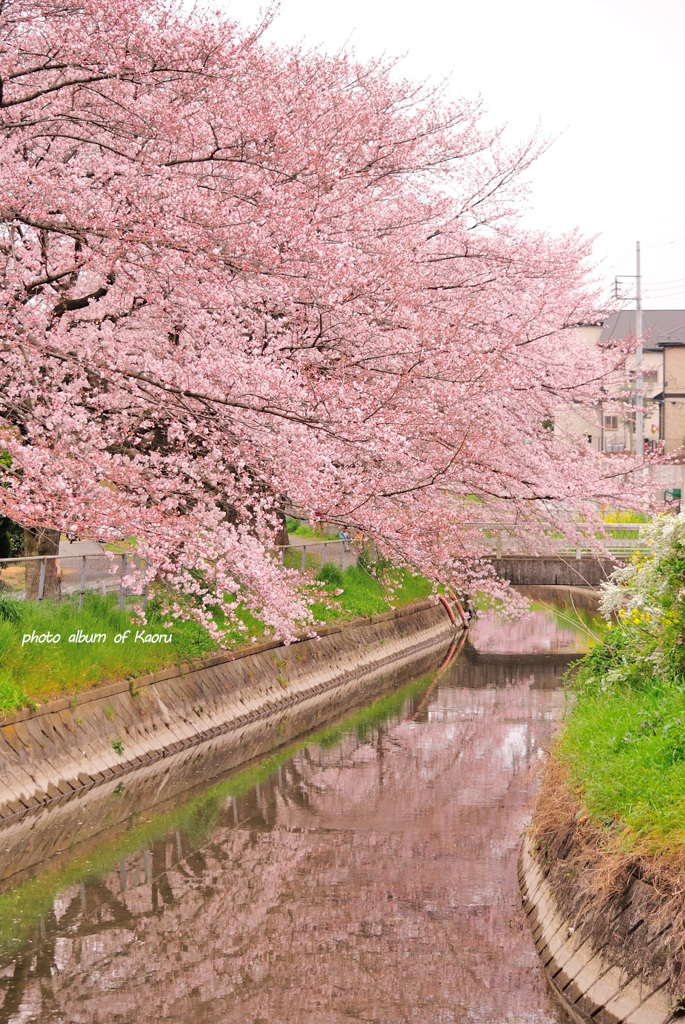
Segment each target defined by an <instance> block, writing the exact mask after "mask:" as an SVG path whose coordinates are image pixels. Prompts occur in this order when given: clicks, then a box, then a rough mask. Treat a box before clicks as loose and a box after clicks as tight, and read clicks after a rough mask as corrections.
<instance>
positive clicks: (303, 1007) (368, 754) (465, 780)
mask: <svg viewBox="0 0 685 1024" xmlns="http://www.w3.org/2000/svg"><path fill="white" fill-rule="evenodd" d="M584 649H585V636H584V634H583V633H582V631H580V630H576V629H574V628H573V627H571V626H570V625H568V624H567V623H565V622H564V621H563V620H562V619H560V618H559V617H558V616H556V615H554V614H552V613H551V612H548V611H544V610H537V611H535V612H534V613H533V614H532V615H531V616H529V617H527V618H526V619H523V620H521V621H518V622H516V623H506V622H502V621H497V620H488V619H485V620H482V621H478V622H476V624H475V625H474V627H473V629H472V631H471V635H470V637H469V640H468V642H467V643H466V645H465V646H464V647H463V649H462V650H461V652H460V654H459V656H458V657H457V659H456V660H455V661H454V662H453V663H452V664H450V665H448V666H447V667H446V668H444V669H443V670H442V672H441V673H440V674H439V675H438V676H437V677H436V673H435V672H432V673H431V672H429V673H427V674H426V675H424V676H422V677H421V678H419V679H416V680H413V681H412V682H411V683H409V684H407V685H403V686H401V687H400V689H397V690H395V691H393V692H392V693H390V694H389V695H386V696H385V697H383V698H382V699H381V700H379V701H376V702H375V703H374V704H373V705H371V706H368V707H366V708H362V709H359V710H357V711H356V712H355V713H353V714H351V715H349V716H348V717H347V718H346V719H345V720H344V721H342V722H339V723H334V724H332V725H330V726H328V727H327V728H326V730H325V731H324V732H319V733H317V734H315V735H312V736H309V737H308V738H306V739H305V740H302V741H300V742H298V743H295V744H293V745H292V746H291V747H290V748H288V749H285V750H283V751H280V752H278V753H277V754H276V755H274V756H272V757H271V758H269V759H268V760H266V761H262V762H260V763H256V764H254V765H252V766H250V768H249V769H248V770H246V771H244V772H242V773H241V774H239V775H235V774H234V775H232V776H231V777H230V778H227V779H221V780H220V781H218V782H213V783H212V784H211V785H209V786H205V787H204V788H203V787H202V786H201V785H199V786H196V788H195V790H194V792H193V795H192V798H190V799H187V800H185V801H184V802H182V803H181V804H180V805H179V806H172V807H171V808H167V809H166V810H165V812H164V813H163V814H160V815H154V814H150V812H149V811H146V810H145V809H144V808H143V807H142V805H141V807H138V808H136V806H135V805H134V804H133V805H130V806H129V805H127V810H126V815H125V818H126V820H125V827H123V828H122V827H121V825H117V826H116V827H115V823H116V822H118V821H119V820H120V818H121V814H120V813H119V811H118V808H119V806H120V805H121V804H118V803H117V801H119V802H121V801H122V800H124V799H125V798H127V796H126V792H125V789H126V786H127V785H129V783H128V782H126V780H124V781H125V785H124V783H120V786H119V787H117V788H116V789H114V790H113V791H112V792H111V793H110V794H109V795H108V797H107V799H108V801H109V803H108V805H107V806H106V807H105V809H104V810H102V809H100V810H99V811H98V814H99V815H100V817H99V818H98V822H99V824H98V836H95V837H93V836H91V837H90V842H89V844H87V847H86V848H85V852H84V850H82V849H80V848H79V847H78V845H77V844H76V837H77V833H78V831H79V828H82V827H83V828H85V824H84V822H85V817H86V810H85V807H84V809H83V811H79V810H78V805H77V804H75V805H74V807H75V808H76V810H73V809H72V811H71V812H70V813H72V819H73V823H72V824H71V825H70V826H69V831H70V832H71V833H72V834H71V836H67V835H66V832H67V829H66V826H65V821H66V819H65V818H64V815H62V817H61V818H60V817H59V815H58V812H57V811H55V813H54V814H52V815H50V814H49V813H47V812H43V813H42V814H41V815H37V816H36V817H35V819H34V820H32V821H30V822H29V823H28V824H27V823H23V824H22V823H18V824H15V825H14V826H13V828H5V829H2V830H0V853H1V854H2V857H4V860H3V865H4V867H3V873H4V874H3V877H5V883H4V884H5V891H4V892H3V893H0V1022H2V1024H31V1022H39V1024H47V1022H50V1024H58V1022H59V1024H119V1022H121V1024H134V1022H135V1024H141V1022H146V1021H155V1022H157V1021H159V1022H167V1021H176V1022H183V1024H224V1022H226V1024H228V1022H230V1024H233V1022H236V1024H238V1022H240V1024H339V1022H340V1024H342V1022H349V1021H363V1022H369V1024H371V1022H373V1024H448V1022H460V1024H463V1022H473V1024H479V1022H483V1024H485V1022H487V1024H492V1022H507V1024H553V1022H554V1024H560V1022H561V1021H563V1020H565V1018H564V1017H563V1015H562V1014H561V1013H560V1011H559V1010H558V1009H557V1008H556V1006H555V1004H554V1002H553V1000H552V999H551V997H550V996H549V995H548V993H547V990H546V987H545V982H544V977H543V974H542V971H541V970H540V968H539V966H538V961H537V956H536V953H535V950H534V948H533V944H532V941H531V936H530V934H529V932H528V930H527V926H526V924H525V921H524V918H523V915H522V912H521V908H520V900H519V894H518V888H517V878H516V861H517V854H518V848H519V843H520V836H521V832H522V829H523V828H524V826H525V823H526V821H527V820H528V818H529V815H530V810H531V804H532V801H533V797H534V793H535V788H536V767H537V765H538V764H539V762H540V759H541V757H542V756H543V751H544V748H545V746H546V745H547V744H548V743H549V741H550V739H551V737H552V736H553V734H554V731H555V729H556V728H557V726H558V722H559V720H560V717H561V715H562V713H563V707H564V691H563V687H562V682H561V679H562V676H563V673H564V671H565V669H566V666H567V663H568V661H569V659H570V658H571V657H573V656H574V655H577V654H579V653H581V652H582V651H583V650H584ZM167 774H168V773H167ZM152 784H154V785H156V786H158V787H159V788H161V787H162V786H163V785H165V784H167V783H165V782H164V781H163V780H162V778H161V777H160V778H159V779H155V778H152V777H150V778H148V780H147V783H146V786H147V791H149V788H150V785H152ZM131 785H132V783H131ZM133 788H135V787H133ZM117 790H119V791H118V792H117ZM128 798H129V799H130V797H128ZM121 806H123V805H121ZM60 813H61V812H60ZM76 814H80V815H81V817H80V818H77V817H75V815H76ZM60 822H61V823H62V824H61V825H60V824H59V823H60ZM22 828H23V831H22ZM60 829H61V831H60ZM70 843H71V844H72V845H73V848H72V846H70ZM43 850H44V851H46V852H45V854H44V855H43V854H42V853H41V851H43ZM22 857H24V859H25V862H26V863H27V864H28V863H29V862H30V861H31V860H33V861H34V862H35V863H39V862H40V863H42V864H44V865H48V866H49V870H43V871H42V873H37V872H36V870H35V868H34V869H31V870H29V869H27V868H25V869H22V870H19V867H20V865H21V863H22ZM11 865H14V866H15V867H14V868H11V867H10V866H11ZM12 871H14V875H13V874H12Z"/></svg>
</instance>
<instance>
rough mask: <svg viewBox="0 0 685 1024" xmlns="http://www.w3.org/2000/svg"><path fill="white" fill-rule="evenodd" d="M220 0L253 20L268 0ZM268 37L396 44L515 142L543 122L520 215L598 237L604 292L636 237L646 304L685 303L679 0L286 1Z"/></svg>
mask: <svg viewBox="0 0 685 1024" xmlns="http://www.w3.org/2000/svg"><path fill="white" fill-rule="evenodd" d="M216 3H217V0H214V4H215V5H216ZM219 4H220V5H221V7H222V9H223V10H224V11H226V12H227V13H228V14H229V15H230V16H231V17H234V18H236V19H237V20H238V21H241V22H243V23H247V24H249V25H253V24H254V23H255V22H256V21H257V20H258V17H259V11H260V8H262V7H263V6H264V5H263V3H262V2H260V0H219ZM267 38H268V39H270V40H272V41H273V42H278V43H283V44H291V43H303V44H304V45H305V47H307V48H314V47H317V48H319V49H322V50H324V51H327V52H332V51H335V50H338V49H340V48H341V47H343V46H346V45H347V46H348V48H349V47H351V48H353V49H354V51H355V53H356V56H357V57H358V58H360V59H365V58H368V57H371V56H377V55H379V54H386V55H388V56H389V57H395V56H398V55H404V60H403V63H402V71H403V73H404V74H405V75H406V76H407V77H412V78H420V79H424V78H427V77H432V78H443V77H446V76H448V77H449V79H450V82H449V87H448V89H449V93H450V95H452V96H454V97H458V96H466V97H468V98H475V97H477V96H479V95H480V96H481V97H482V98H483V101H484V105H485V108H486V109H487V111H488V119H489V123H496V124H503V123H504V124H507V125H508V126H509V138H510V140H511V142H512V143H515V142H517V141H522V140H523V139H525V138H527V137H528V136H529V135H530V134H532V132H533V131H534V130H535V128H536V127H537V125H538V123H539V124H540V125H541V128H542V132H543V135H544V136H545V137H546V138H552V137H554V138H555V139H556V141H555V142H554V144H553V146H552V148H551V150H550V151H548V152H547V153H546V154H545V155H544V156H543V157H542V158H541V159H540V161H539V163H538V164H537V166H536V168H535V171H534V172H533V174H532V183H533V192H532V196H531V201H530V206H531V209H530V212H529V214H528V215H527V222H528V223H529V224H530V225H531V226H534V227H539V228H545V229H549V230H550V231H552V232H560V231H564V230H567V229H569V228H574V227H579V228H580V229H581V231H582V233H583V234H584V235H586V236H594V235H599V236H600V237H599V238H598V239H597V242H596V243H595V253H596V256H597V258H598V260H602V261H603V262H602V265H601V268H600V270H601V276H602V279H603V280H606V285H607V292H608V290H609V288H610V287H613V278H614V275H615V274H634V273H635V241H636V240H638V239H639V240H640V242H641V243H642V273H643V293H644V303H643V304H644V306H645V308H647V309H649V308H651V309H659V308H664V309H678V308H683V309H685V189H684V188H683V169H684V168H685V118H684V116H683V115H684V113H685V109H684V108H685V102H684V101H685V59H684V55H683V49H684V48H685V0H452V2H449V0H444V2H440V0H422V2H421V3H416V2H412V3H409V2H407V0H395V2H390V0H342V2H341V0H337V2H334V3H331V2H326V0H281V6H280V12H279V14H278V16H277V18H276V21H275V23H274V25H273V26H272V27H271V28H270V30H269V33H268V35H267ZM633 288H634V283H633V281H632V280H626V281H625V282H624V289H625V293H626V294H632V293H633V291H632V290H633ZM628 305H632V304H630V303H629V304H628Z"/></svg>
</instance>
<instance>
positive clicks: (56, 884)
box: [0, 675, 434, 955]
mask: <svg viewBox="0 0 685 1024" xmlns="http://www.w3.org/2000/svg"><path fill="white" fill-rule="evenodd" d="M433 678H434V677H433V675H428V676H424V677H423V678H421V679H419V680H416V681H415V682H413V683H410V684H409V685H408V686H405V687H402V689H400V690H396V691H395V692H394V693H391V694H389V695H388V696H386V697H382V698H381V699H380V700H378V701H376V702H374V703H373V704H371V705H370V706H369V707H365V708H362V709H361V710H359V711H357V712H355V713H353V714H352V715H350V716H348V717H347V718H345V719H344V720H343V721H341V722H339V723H337V724H335V725H332V726H330V727H328V728H325V729H323V730H322V731H321V732H319V733H316V734H315V735H313V736H312V735H310V736H306V737H303V738H302V739H299V740H297V741H296V742H295V743H290V744H288V745H287V746H286V747H283V748H282V749H281V750H279V751H277V752H276V753H275V754H272V755H271V756H270V757H267V758H265V759H264V760H263V761H260V762H259V763H257V764H256V765H253V766H251V767H249V768H247V769H245V770H243V771H241V772H238V773H237V774H236V775H234V776H232V777H231V778H229V779H225V780H224V781H223V782H219V783H217V784H216V785H214V786H211V787H210V788H208V789H206V790H205V791H204V792H202V793H200V794H198V795H197V796H195V797H193V798H191V799H190V800H187V801H186V802H185V803H181V804H180V805H178V806H176V807H174V808H173V810H171V811H168V812H166V813H165V814H162V815H158V816H157V817H154V818H152V819H151V820H150V819H149V820H147V821H144V822H142V823H139V824H133V825H132V826H131V827H130V828H127V829H126V831H125V832H124V833H123V834H120V835H118V836H117V837H116V838H115V839H114V840H109V841H107V842H106V843H103V844H102V845H100V846H97V847H96V848H95V849H93V850H91V851H89V852H88V854H85V855H84V854H82V855H79V856H76V857H73V858H72V859H71V860H70V861H68V862H67V863H66V864H65V865H63V866H61V867H60V868H58V869H57V870H53V871H50V872H46V873H43V874H40V875H37V876H36V877H35V878H31V879H29V880H28V881H26V882H23V883H22V884H21V885H19V886H15V887H13V888H10V889H8V890H6V891H5V892H4V893H1V894H0V953H2V954H3V955H6V954H9V953H13V952H15V951H17V950H18V949H19V948H21V946H22V945H23V944H24V943H25V942H26V940H27V939H28V938H29V936H30V934H31V931H32V930H33V929H34V928H35V927H37V925H38V922H39V920H40V919H41V918H44V917H45V916H46V914H48V913H49V911H50V909H51V907H52V906H53V904H54V900H55V897H56V896H57V895H58V894H59V893H60V892H62V891H64V890H65V889H66V888H68V887H69V886H71V885H74V884H75V883H78V882H81V881H85V880H87V879H89V878H97V877H99V876H101V875H102V874H104V873H105V872H106V871H108V870H110V869H111V867H112V865H114V864H116V863H117V862H118V861H119V860H120V859H121V858H122V857H126V856H128V855H130V854H132V853H136V852H137V851H138V850H140V849H142V848H143V847H145V846H146V845H147V844H150V843H153V842H154V841H155V840H158V839H161V838H163V837H164V836H165V835H166V834H167V833H168V832H169V831H170V830H172V829H182V830H183V832H184V834H185V835H186V837H187V839H188V841H189V842H190V844H191V845H192V847H193V848H194V849H197V848H198V847H200V846H202V845H203V844H204V843H205V842H206V841H207V840H208V838H209V836H210V835H211V832H212V830H213V829H214V827H215V825H216V823H217V821H218V820H219V817H220V815H221V813H222V812H223V811H224V809H225V804H226V798H227V797H236V798H237V797H241V796H243V795H245V794H246V793H248V792H249V791H250V790H251V789H253V788H254V786H255V785H256V784H257V783H263V782H266V781H267V779H269V778H270V777H271V776H272V775H274V773H275V772H277V771H278V768H279V767H281V766H282V765H284V764H285V763H286V762H287V761H289V760H290V759H291V758H292V757H293V756H294V754H296V753H297V752H298V751H299V750H300V749H302V748H303V747H306V746H309V745H310V744H314V743H318V744H320V745H321V746H322V747H324V749H327V748H330V747H331V746H334V745H335V744H336V743H339V742H340V739H341V738H342V737H343V736H344V735H346V734H348V733H351V732H354V731H356V732H357V733H358V735H359V737H360V739H361V740H362V741H363V740H364V738H365V737H366V735H367V734H368V733H369V731H370V730H372V729H373V728H375V727H377V726H378V725H380V724H381V723H383V722H385V721H388V720H389V719H392V718H396V717H398V716H399V715H400V714H401V713H402V708H403V706H404V703H405V701H406V700H407V698H408V697H415V698H419V697H420V696H421V695H422V694H423V693H424V692H425V690H426V689H427V687H428V686H429V685H430V684H431V682H432V681H433ZM122 781H123V785H124V786H125V785H126V780H125V779H124V780H122ZM115 798H116V797H113V799H115Z"/></svg>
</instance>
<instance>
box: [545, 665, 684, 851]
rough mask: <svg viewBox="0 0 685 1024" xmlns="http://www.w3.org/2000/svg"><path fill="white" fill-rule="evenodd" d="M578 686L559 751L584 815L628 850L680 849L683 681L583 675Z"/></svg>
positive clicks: (682, 812)
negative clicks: (634, 681) (633, 682)
mask: <svg viewBox="0 0 685 1024" xmlns="http://www.w3.org/2000/svg"><path fill="white" fill-rule="evenodd" d="M590 657H592V655H590ZM577 690H578V694H577V699H576V701H575V703H574V706H573V708H572V709H571V711H570V712H569V714H568V716H567V720H566V726H565V729H564V732H563V734H562V736H561V738H560V740H559V742H558V745H557V747H556V756H557V758H558V759H559V760H560V761H561V763H562V764H563V765H564V766H565V768H566V770H567V773H568V776H569V780H570V781H571V783H572V784H573V785H574V786H575V787H577V789H578V790H579V791H580V793H581V800H582V803H583V806H584V808H585V811H586V813H587V814H588V815H589V817H590V818H591V820H593V821H594V822H595V823H596V824H599V825H601V826H602V827H604V828H605V829H607V830H609V831H610V832H612V833H613V834H620V835H621V837H622V839H623V840H624V842H625V843H626V845H627V846H628V847H630V848H635V849H638V848H639V849H642V850H644V851H645V852H650V853H665V852H668V851H672V852H678V853H680V854H682V851H683V844H685V679H684V678H683V677H682V676H680V675H675V674H674V675H673V676H671V677H670V678H666V679H659V680H657V679H654V678H647V679H646V680H645V682H644V685H642V686H639V685H638V686H629V685H626V684H625V683H618V684H615V685H611V684H610V683H607V682H606V680H605V681H603V682H600V681H597V682H593V683H591V684H589V685H588V684H587V683H584V681H583V677H582V675H581V679H580V681H579V685H578V687H577Z"/></svg>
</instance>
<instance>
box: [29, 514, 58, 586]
mask: <svg viewBox="0 0 685 1024" xmlns="http://www.w3.org/2000/svg"><path fill="white" fill-rule="evenodd" d="M59 538H60V532H59V530H51V529H49V528H48V527H42V526H35V527H32V528H31V529H25V530H24V554H25V555H26V556H27V557H28V556H30V555H58V554H59ZM40 567H41V562H40V561H39V560H38V559H33V560H31V561H30V562H27V563H26V584H25V587H26V600H27V601H37V600H38V596H39V589H40ZM57 569H58V566H57V565H56V563H55V559H54V558H46V559H45V582H44V584H43V597H44V598H57V599H58V600H59V598H60V597H61V596H62V592H61V580H60V577H59V574H58V572H57Z"/></svg>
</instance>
